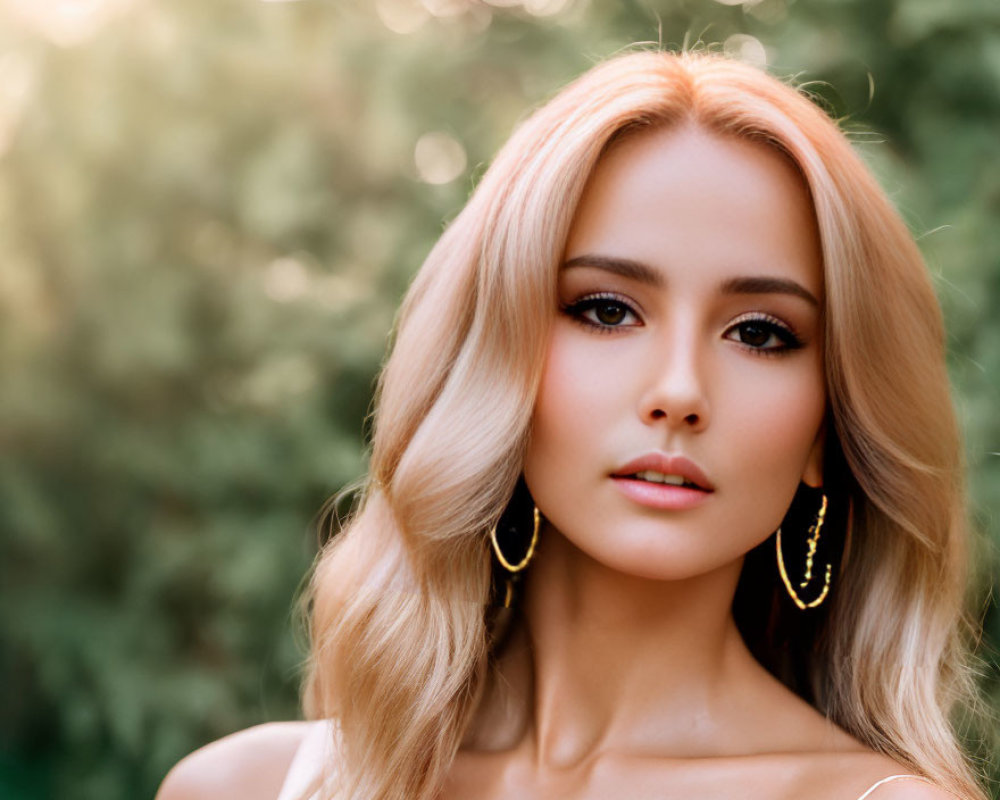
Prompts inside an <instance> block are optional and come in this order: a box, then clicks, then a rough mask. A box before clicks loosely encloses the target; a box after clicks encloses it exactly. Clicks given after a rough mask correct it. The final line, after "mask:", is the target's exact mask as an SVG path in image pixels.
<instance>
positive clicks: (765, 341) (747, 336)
mask: <svg viewBox="0 0 1000 800" xmlns="http://www.w3.org/2000/svg"><path fill="white" fill-rule="evenodd" d="M730 334H735V336H734V335H730ZM726 338H727V339H731V340H733V341H738V342H740V343H741V344H743V345H746V347H747V349H748V350H750V351H752V352H754V353H756V354H759V355H778V354H780V353H783V352H787V351H790V350H797V349H799V348H800V347H802V341H801V340H800V339H799V337H798V336H796V335H795V332H794V331H793V330H792V329H791V328H789V327H788V326H787V325H785V324H784V323H783V322H781V321H780V320H778V319H776V318H774V317H768V316H764V315H754V316H752V317H746V318H744V319H742V320H739V321H737V322H736V323H735V324H734V325H732V326H731V327H730V328H729V330H727V331H726Z"/></svg>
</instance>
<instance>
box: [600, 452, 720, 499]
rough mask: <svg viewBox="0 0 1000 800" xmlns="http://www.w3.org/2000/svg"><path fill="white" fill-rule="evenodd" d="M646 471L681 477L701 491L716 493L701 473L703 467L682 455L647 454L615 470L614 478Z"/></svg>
mask: <svg viewBox="0 0 1000 800" xmlns="http://www.w3.org/2000/svg"><path fill="white" fill-rule="evenodd" d="M646 470H650V471H652V472H661V473H663V474H664V475H680V476H681V477H682V478H683V479H684V480H685V482H687V483H693V484H694V485H695V486H697V487H698V488H699V489H704V490H705V491H706V492H713V491H715V487H714V486H713V485H712V482H711V481H710V480H709V479H708V478H707V477H706V475H705V473H704V472H702V471H701V467H699V466H698V465H697V464H695V463H694V462H693V461H692V460H691V459H689V458H685V457H684V456H681V455H674V456H668V455H666V454H664V453H647V454H646V455H643V456H639V458H636V459H634V460H632V461H629V462H628V463H627V464H625V465H624V466H622V467H621V468H619V469H617V470H615V471H614V472H613V473H612V477H615V478H622V477H625V476H626V475H635V474H636V473H637V472H645V471H646Z"/></svg>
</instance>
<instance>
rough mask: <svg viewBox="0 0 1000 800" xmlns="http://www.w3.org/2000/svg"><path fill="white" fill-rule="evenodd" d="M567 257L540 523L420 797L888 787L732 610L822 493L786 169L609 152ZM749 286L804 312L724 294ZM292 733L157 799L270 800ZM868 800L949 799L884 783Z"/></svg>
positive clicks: (814, 273) (587, 798)
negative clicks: (701, 495) (434, 783)
mask: <svg viewBox="0 0 1000 800" xmlns="http://www.w3.org/2000/svg"><path fill="white" fill-rule="evenodd" d="M602 259H603V260H602ZM607 259H618V260H621V259H627V260H629V261H630V262H634V263H640V264H642V265H644V267H645V269H646V271H647V273H648V274H647V276H646V277H647V278H653V279H654V280H652V281H651V280H640V279H637V278H636V277H634V276H632V277H628V276H623V275H621V274H618V272H616V271H613V270H609V269H606V268H602V265H604V266H605V267H606V266H608V264H609V263H610V262H608V261H607ZM564 261H565V262H566V264H572V266H567V265H564V266H563V268H562V269H561V270H560V274H559V289H558V293H559V304H560V310H559V311H558V314H557V317H556V321H555V324H554V325H553V327H552V333H551V339H550V341H549V344H548V353H547V360H546V364H545V370H544V376H543V380H542V384H541V387H540V392H539V396H538V399H537V403H536V407H535V409H534V416H533V421H532V435H531V440H530V445H529V448H528V452H527V455H526V460H525V464H524V473H525V479H526V481H527V483H528V486H529V488H530V490H531V492H532V495H533V497H534V498H535V502H536V504H537V505H538V507H539V509H540V510H541V511H542V513H543V515H544V517H545V523H544V528H543V530H542V531H541V538H540V543H539V546H538V551H537V553H536V555H535V559H534V561H533V562H532V564H531V567H530V569H529V570H528V573H527V578H526V585H525V589H524V595H523V598H522V611H523V613H522V614H521V615H520V619H519V621H518V622H517V623H515V625H514V627H513V630H512V633H511V636H510V637H509V639H508V641H507V643H506V645H505V646H504V648H503V649H502V651H501V652H500V653H499V656H498V663H497V665H496V670H495V673H494V675H493V679H492V680H491V681H489V682H488V686H487V688H486V691H485V692H484V695H483V698H482V700H481V703H480V706H479V708H478V710H477V713H476V716H475V719H474V720H473V723H472V725H471V727H470V729H469V731H468V736H467V738H466V741H465V743H464V745H463V748H462V749H461V750H460V751H459V754H458V756H457V758H456V760H455V763H454V765H453V768H452V771H451V774H450V775H449V778H448V781H447V783H446V786H445V788H444V791H443V792H442V794H441V800H499V798H512V797H516V798H519V800H536V799H537V800H542V798H544V799H545V800H561V799H562V798H566V800H569V798H573V800H591V799H593V800H596V799H597V798H602V799H606V798H609V797H627V798H629V800H644V799H645V798H649V800H652V799H653V798H656V799H657V800H681V799H682V798H683V800H690V798H720V799H721V798H740V799H741V800H756V798H760V800H765V798H766V799H767V800H782V799H784V798H787V799H788V800H792V798H796V799H797V798H809V800H853V799H854V798H857V797H858V796H859V795H860V794H861V793H862V792H863V791H864V790H865V789H867V788H868V787H869V786H871V785H872V784H873V783H874V782H875V781H877V780H879V779H881V778H883V777H886V776H888V775H892V774H899V773H906V772H909V771H910V770H908V769H906V768H905V767H901V766H900V765H898V764H896V763H894V762H893V761H892V760H891V759H889V758H887V757H885V756H882V755H879V754H876V753H874V752H872V751H871V750H869V749H867V748H866V747H865V746H864V745H862V744H861V743H860V742H858V741H856V740H854V739H853V738H852V737H851V736H849V735H848V734H847V733H846V732H845V731H843V730H841V729H840V728H838V727H837V726H836V725H834V724H833V723H832V722H830V721H828V720H826V719H825V718H824V717H822V715H820V714H819V713H818V712H817V711H816V710H815V709H813V708H812V707H811V706H809V705H808V704H807V703H805V702H804V701H803V700H801V699H800V698H798V697H797V696H796V695H795V694H794V693H792V692H790V691H789V690H788V689H786V688H785V687H784V686H783V685H781V684H780V683H779V682H778V681H777V680H775V679H774V678H773V677H771V675H770V674H769V673H767V672H766V671H765V670H764V669H763V668H762V667H761V666H760V665H759V664H758V663H757V662H756V661H755V660H754V659H753V657H752V656H751V655H750V653H749V651H748V650H747V648H746V647H745V645H744V644H743V642H742V640H741V638H740V636H739V633H738V632H737V630H736V627H735V624H734V622H733V619H732V616H731V612H730V607H731V605H732V600H733V595H734V592H735V589H736V584H737V580H738V577H739V573H740V569H741V566H742V563H743V557H744V555H745V554H746V553H747V551H749V550H750V549H751V548H753V547H754V546H755V545H757V544H758V543H760V542H761V541H763V540H764V539H766V538H767V537H768V536H769V535H770V534H771V533H772V532H773V531H774V530H775V528H776V527H777V526H778V525H779V524H780V523H781V520H782V517H783V516H784V514H785V512H786V511H787V509H788V506H789V504H790V502H791V500H792V497H793V495H794V494H795V491H796V489H797V487H798V485H799V483H800V481H801V482H804V483H807V484H809V485H811V486H821V485H822V482H823V475H822V455H823V441H824V430H823V419H824V415H825V411H826V390H825V385H824V378H823V342H822V330H823V328H822V316H821V308H822V300H823V278H822V260H821V255H820V248H819V238H818V234H817V231H816V225H815V220H814V217H813V212H812V207H811V202H810V198H809V194H808V191H807V189H806V187H805V186H804V184H803V183H802V181H801V179H800V177H799V176H798V174H797V172H796V171H795V169H794V168H793V167H792V166H790V164H789V163H788V162H787V161H786V160H784V159H783V158H782V157H781V156H780V155H778V154H777V153H776V152H775V151H773V150H770V149H768V148H766V147H764V146H762V145H760V144H753V143H749V142H746V141H738V140H732V139H722V138H718V137H716V136H714V135H711V134H708V133H706V132H704V131H702V130H700V129H697V128H693V127H685V128H682V129H679V130H667V131H654V132H645V133H642V134H639V135H636V136H633V137H631V138H628V139H625V140H624V141H622V142H620V143H619V144H617V145H616V146H615V147H614V148H613V149H612V150H611V152H610V153H608V154H606V155H605V157H604V158H603V159H602V161H601V162H600V163H599V164H598V166H597V168H596V171H595V173H594V174H593V176H592V178H591V180H590V182H589V183H588V186H587V188H586V190H585V193H584V196H583V198H582V200H581V203H580V205H579V207H578V210H577V213H576V216H575V220H574V223H573V226H572V230H571V233H570V236H569V239H568V242H567V245H566V252H565V259H564ZM761 276H767V277H770V278H780V279H783V280H785V281H794V283H795V284H797V285H798V286H800V287H802V288H803V289H804V290H805V291H806V292H807V293H808V294H810V295H812V296H813V297H814V298H815V299H816V301H817V302H816V303H812V302H810V301H809V300H807V299H804V298H802V297H800V296H796V295H794V294H787V293H775V292H757V293H754V294H746V293H740V294H733V293H731V292H724V291H722V286H723V284H724V283H725V282H726V281H727V280H729V279H731V278H738V277H761ZM595 294H600V295H609V294H610V295H614V298H613V299H611V300H609V299H607V298H605V299H603V300H601V301H599V302H591V301H592V300H593V297H594V295H595ZM765 316H766V318H767V320H768V321H769V322H768V323H767V324H762V323H761V322H760V318H762V317H765ZM768 325H782V326H786V327H787V328H788V329H790V330H792V331H794V333H795V337H796V341H797V342H798V343H799V344H800V346H799V347H797V348H795V349H788V350H782V351H777V350H775V349H774V348H778V347H780V346H781V345H783V344H787V342H788V341H789V340H788V339H787V337H784V338H783V336H782V335H779V334H778V333H777V331H778V330H780V329H779V328H775V327H768ZM761 349H763V350H768V351H770V352H769V353H767V354H762V353H761V352H759V350H761ZM651 451H660V452H663V453H665V454H677V453H679V454H683V455H685V456H687V457H688V458H690V459H692V460H693V461H695V462H696V463H697V464H698V465H699V466H700V467H701V468H702V470H703V471H704V472H705V473H706V475H707V476H708V478H709V479H710V481H711V482H712V483H713V484H714V487H715V491H714V492H713V493H712V494H711V495H710V496H709V497H708V498H707V500H706V501H705V502H704V503H702V504H701V505H700V506H698V507H697V508H692V509H685V510H662V509H650V508H648V507H645V506H641V505H638V504H636V503H635V502H634V501H632V500H630V499H628V498H626V497H625V496H623V495H622V494H621V492H620V491H618V489H617V488H616V486H615V483H614V481H613V480H612V479H611V477H610V475H611V474H612V473H613V472H615V471H616V470H617V469H619V468H620V467H622V466H623V465H624V464H625V463H626V462H627V461H630V460H632V459H633V458H635V457H637V456H640V455H643V454H646V453H649V452H651ZM797 566H798V565H797ZM833 591H836V587H834V588H833ZM806 613H808V612H806ZM282 726H283V727H282ZM307 727H308V723H282V724H278V727H274V724H272V725H271V726H259V727H258V728H253V729H250V730H248V731H244V732H241V733H239V734H236V735H234V736H231V737H227V739H224V740H221V741H220V742H217V743H214V744H212V745H209V746H208V747H207V748H203V749H202V750H200V751H197V752H196V753H194V754H192V755H191V756H189V757H188V758H187V759H184V760H183V761H182V762H180V764H178V765H177V767H175V769H174V770H173V771H172V772H171V773H170V775H168V777H167V779H166V780H165V782H164V785H163V787H161V790H160V793H159V794H158V796H157V797H158V800H192V798H202V797H206V798H207V797H212V798H213V799H214V800H219V798H222V799H223V800H225V798H228V797H234V798H235V797H239V798H241V800H246V799H247V798H251V800H252V799H253V798H273V797H275V796H276V794H277V788H276V787H277V786H280V782H281V779H282V776H283V775H284V773H285V770H287V768H288V764H289V761H290V759H291V756H292V753H293V752H294V747H295V745H296V744H297V742H298V741H300V740H301V737H302V735H304V733H305V731H306V729H307ZM220 774H222V775H225V776H227V777H226V779H225V780H219V778H218V776H219V775H220ZM871 797H872V800H899V799H900V798H908V800H947V798H950V797H951V795H949V794H947V793H945V792H943V791H942V790H940V789H937V788H935V787H932V786H929V785H927V784H924V783H919V782H915V781H896V782H893V783H889V784H885V785H883V786H882V787H880V788H879V789H877V790H876V792H875V793H874V794H873V795H872V796H871Z"/></svg>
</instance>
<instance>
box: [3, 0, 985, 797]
mask: <svg viewBox="0 0 1000 800" xmlns="http://www.w3.org/2000/svg"><path fill="white" fill-rule="evenodd" d="M85 5H86V7H90V8H92V9H93V10H92V16H91V17H90V18H88V17H86V16H85V15H84V16H78V17H77V16H74V15H73V14H65V13H61V12H60V11H59V10H58V9H60V8H62V7H63V4H57V3H53V4H51V5H50V4H46V3H40V4H30V3H13V2H6V3H0V370H2V373H0V374H2V376H3V380H2V382H0V643H2V649H0V722H2V726H0V796H3V797H5V798H14V799H17V798H32V799H35V798H49V797H59V798H65V799H66V800H75V798H89V797H102V798H105V799H106V800H117V799H118V798H125V797H141V796H147V797H148V796H151V795H152V794H153V792H154V790H155V787H156V785H157V783H158V782H159V780H160V779H161V778H162V776H163V775H164V773H165V772H166V770H167V769H168V767H169V766H170V765H171V764H172V763H173V762H174V761H176V760H177V759H178V758H179V757H180V756H181V755H183V754H184V753H186V752H188V751H190V750H191V749H193V748H194V747H197V746H199V745H201V744H203V743H205V742H206V741H208V740H210V739H213V738H216V737H218V736H221V735H224V734H226V733H228V732H231V731H233V730H236V729H238V728H241V727H245V726H247V725H250V724H254V723H257V722H263V721H267V720H272V719H288V718H294V717H296V716H297V713H298V711H297V699H296V690H297V679H298V667H299V665H300V662H301V659H302V658H303V655H304V654H303V652H302V650H301V648H300V646H299V644H298V643H297V642H296V638H295V636H294V626H293V625H292V623H291V616H290V615H291V610H292V605H293V601H294V597H295V594H296V591H297V589H298V587H299V586H300V582H301V581H302V579H303V575H304V574H305V573H306V570H307V569H308V565H309V563H310V561H311V558H312V556H313V554H314V553H315V547H316V541H315V540H316V534H315V531H314V529H313V524H312V520H313V517H314V514H315V513H316V511H317V510H318V509H319V508H320V506H321V504H322V503H323V501H324V499H325V498H326V497H327V496H329V495H330V494H332V493H333V492H334V491H336V490H337V489H338V488H340V487H341V486H343V485H344V484H346V483H348V482H349V481H351V480H352V479H353V478H355V477H356V476H358V475H359V474H360V473H361V471H362V470H363V468H364V463H363V457H364V447H365V442H364V437H363V431H364V427H363V426H364V424H365V416H366V413H367V411H368V407H369V403H370V397H371V390H372V385H373V383H372V382H373V380H374V376H375V374H376V371H377V367H378V364H379V361H380V359H381V357H382V354H383V349H384V346H385V343H386V338H387V335H388V332H389V328H390V326H391V321H392V315H393V313H394V310H395V307H396V305H397V303H398V301H399V298H400V297H401V295H402V292H403V291H404V289H405V286H406V284H407V282H408V280H409V278H410V277H411V276H412V274H413V272H414V271H415V270H416V268H417V267H418V266H419V264H420V262H421V260H422V258H423V256H424V255H425V254H426V252H427V250H428V249H429V248H430V246H431V244H432V243H433V241H434V239H435V238H436V236H437V235H438V233H439V232H440V230H441V228H442V225H443V224H444V221H446V220H447V219H448V218H450V217H451V216H453V215H454V214H455V213H456V212H457V210H458V209H459V208H460V207H461V205H462V203H463V202H464V200H465V198H466V196H467V194H468V191H469V190H470V188H471V186H472V185H473V183H474V181H475V180H476V179H477V178H478V176H480V175H481V174H482V172H483V170H484V168H485V165H486V164H487V163H488V162H489V159H490V158H491V155H492V154H493V153H494V152H495V151H496V149H497V148H498V147H499V146H500V144H501V143H502V142H503V140H504V139H505V138H506V137H507V136H508V135H509V133H510V132H511V130H512V129H513V127H514V126H515V125H516V123H517V121H518V120H519V119H520V118H522V117H523V116H524V114H525V113H526V112H527V110H529V109H530V108H531V107H533V106H535V105H537V104H539V103H540V102H542V101H544V99H546V98H547V97H548V96H550V95H551V94H552V93H553V92H554V91H555V90H556V89H557V88H558V87H560V86H561V85H562V84H564V83H565V82H566V81H567V80H569V79H570V78H572V77H573V76H575V75H577V74H579V73H580V72H581V71H583V70H584V69H586V68H587V67H588V66H589V65H590V64H592V63H593V62H594V61H596V60H598V59H600V58H603V57H605V56H607V55H610V54H611V53H613V52H616V51H618V50H620V49H622V48H623V47H625V46H627V45H629V44H630V43H633V42H647V43H648V42H653V43H654V44H655V43H656V42H662V43H663V44H664V45H667V46H680V45H681V44H682V43H684V42H685V41H687V42H693V41H695V40H697V39H699V38H700V39H702V40H703V41H705V42H718V43H722V42H728V44H727V47H729V48H730V49H733V48H737V47H740V46H741V43H742V46H743V48H744V49H743V52H744V53H749V54H752V53H753V52H754V48H758V49H759V47H760V43H762V44H763V46H764V47H765V48H766V51H765V52H766V54H767V57H768V60H769V63H770V66H771V67H772V69H773V70H774V71H775V72H776V73H778V74H780V75H791V74H796V75H798V76H799V79H800V80H811V81H817V82H819V83H817V84H815V85H814V86H813V89H814V90H815V91H816V92H817V93H818V94H819V95H820V96H822V97H823V98H824V99H825V102H826V103H827V104H828V105H829V107H830V109H831V111H832V112H833V113H834V114H835V115H837V116H839V117H844V118H845V127H846V128H847V129H849V130H851V131H852V132H853V133H852V135H853V136H854V137H855V139H856V140H857V141H858V146H859V148H861V150H862V151H863V153H864V154H865V157H866V158H867V159H868V160H869V162H870V163H871V164H872V165H873V167H874V169H875V170H876V172H877V173H878V174H879V176H880V177H881V179H882V180H883V183H884V185H885V186H886V187H887V189H888V190H889V192H890V194H891V195H892V196H893V198H894V200H895V201H896V202H897V204H898V205H899V207H900V209H901V211H902V212H903V214H904V215H905V216H906V218H907V220H908V221H909V222H910V224H911V226H912V227H913V229H914V230H915V231H916V232H917V234H918V235H919V236H920V238H921V243H922V245H923V246H924V249H925V252H926V254H927V257H928V260H929V263H930V265H931V268H932V270H933V271H934V274H935V276H936V279H937V285H938V288H939V292H940V296H941V299H942V302H943V304H944V307H945V310H946V314H947V317H948V323H949V331H950V340H949V344H950V350H951V352H950V358H951V367H952V372H953V377H954V379H955V383H956V402H957V403H958V405H959V408H960V411H961V414H962V418H963V422H964V424H965V427H966V430H967V433H968V453H969V462H970V465H971V467H972V489H973V496H974V514H975V518H976V520H977V522H978V524H979V525H980V527H981V528H982V529H983V531H984V533H985V534H986V536H984V547H983V552H984V553H985V554H987V558H986V559H984V561H985V563H995V562H994V561H993V560H992V555H989V554H991V553H992V552H993V549H992V547H993V546H992V545H991V544H990V543H991V542H996V540H997V536H998V535H1000V531H998V527H997V524H996V522H995V521H994V520H993V518H992V516H991V509H995V508H1000V455H998V451H1000V416H998V415H997V414H996V413H995V408H996V407H997V400H998V394H997V389H998V378H997V376H998V375H1000V324H998V322H997V321H996V318H995V317H994V316H993V314H991V310H993V309H995V308H996V307H997V302H998V300H1000V228H998V226H997V225H996V224H995V220H996V218H997V214H998V212H1000V160H998V158H997V155H996V154H997V138H998V134H1000V5H997V4H996V3H995V2H994V0H962V2H953V3H942V2H936V1H935V0H810V1H809V2H806V0H799V1H798V2H795V0H760V2H758V3H757V4H756V5H749V4H748V5H747V6H746V7H742V6H739V5H737V6H727V5H722V4H720V3H718V2H714V1H713V0H672V1H671V0H648V2H638V0H631V1H630V2H621V3H596V2H590V3H588V2H585V0H577V2H572V0H571V1H570V2H568V3H566V4H565V6H566V7H565V8H564V9H563V10H562V11H560V12H559V13H556V14H553V15H550V16H534V15H532V14H531V13H529V11H528V10H526V9H525V8H522V7H520V6H519V5H515V6H513V7H510V6H509V4H508V3H505V4H503V5H504V6H507V7H500V4H499V3H498V4H497V6H496V7H491V6H489V5H485V4H482V3H473V2H472V0H436V2H429V0H428V2H427V3H426V8H431V9H437V11H438V13H440V14H442V15H443V16H440V17H435V16H432V15H430V14H428V13H427V12H426V11H424V13H423V17H425V19H423V20H422V21H421V17H420V15H419V14H418V15H417V16H413V14H415V13H416V12H415V11H414V9H417V10H418V11H419V9H421V8H424V6H421V5H420V3H419V2H418V1H417V0H411V2H407V1H406V0H395V2H388V1H387V0H386V1H384V2H379V3H371V4H369V3H354V4H352V3H346V2H340V3H332V2H319V0H311V1H310V0H304V1H303V2H295V3H291V2H289V3H276V2H271V3H264V2H259V3H250V2H245V0H243V1H240V2H237V0H213V2H211V3H205V2H201V1H200V0H169V2H168V1H167V0H133V2H130V3H123V2H115V0H102V1H101V2H95V3H90V4H85ZM525 5H526V6H527V8H528V9H531V8H535V9H539V8H541V7H542V6H543V5H545V4H544V3H539V2H533V3H532V2H527V3H525ZM548 5H549V6H550V8H554V7H555V6H557V5H558V3H549V4H548ZM35 8H37V9H41V10H32V9H35ZM407 8H409V9H410V16H409V17H407V16H406V15H405V14H404V15H403V16H402V17H400V16H399V14H400V13H402V12H400V9H403V10H404V11H405V10H406V9H407ZM46 9H48V10H46ZM380 14H381V17H380ZM407 20H409V22H407ZM387 22H388V23H389V24H392V25H393V26H394V27H400V26H402V25H403V24H404V23H406V24H411V25H415V24H416V23H417V22H420V25H419V26H418V27H417V28H416V29H415V30H414V31H413V32H411V33H406V34H403V33H396V32H393V31H392V30H390V29H389V28H388V27H387V24H386V23H387ZM733 34H746V35H749V36H752V37H755V38H754V39H746V38H744V39H743V40H740V39H731V38H729V37H731V36H732V35H733ZM755 43H756V44H755ZM430 131H443V132H445V133H447V134H449V135H450V136H452V137H453V138H454V139H455V140H457V141H458V142H459V143H461V145H462V146H463V148H464V150H465V153H466V155H467V164H468V166H467V167H466V168H465V169H464V171H460V172H459V177H458V178H457V179H455V180H452V181H449V182H445V183H444V184H442V185H430V184H427V183H424V182H422V181H421V180H420V173H419V172H418V169H417V167H416V166H415V164H414V148H415V145H416V142H417V141H418V140H419V139H420V137H421V136H422V135H423V134H425V133H427V132H430ZM872 131H874V132H877V133H878V136H874V137H873V136H868V135H866V134H867V132H872ZM986 577H988V576H987V575H985V572H984V579H985V578H986ZM984 613H985V614H986V623H987V638H986V642H985V643H984V647H983V650H982V653H983V657H984V659H985V660H986V662H987V663H986V664H985V665H984V681H983V686H984V690H985V692H986V693H987V694H988V695H989V696H991V697H992V698H994V700H996V701H997V702H1000V680H998V679H997V670H996V665H995V663H994V662H993V659H994V658H995V655H994V654H995V647H996V643H997V642H998V641H1000V614H997V613H996V610H995V608H994V607H992V606H991V607H989V608H988V609H984Z"/></svg>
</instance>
